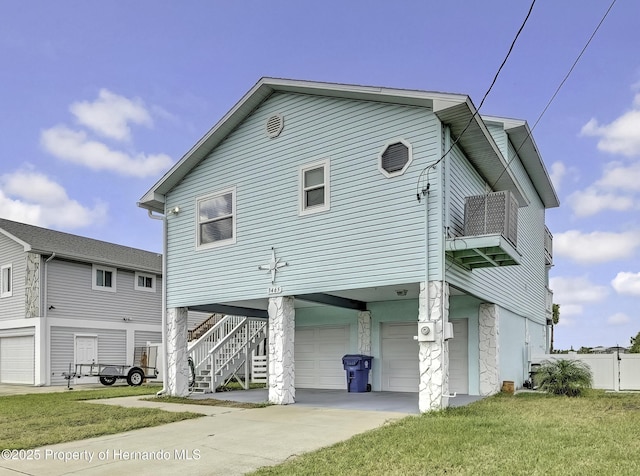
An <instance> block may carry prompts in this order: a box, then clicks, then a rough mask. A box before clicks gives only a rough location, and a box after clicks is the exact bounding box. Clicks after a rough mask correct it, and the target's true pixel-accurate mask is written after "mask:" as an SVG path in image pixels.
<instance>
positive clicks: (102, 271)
mask: <svg viewBox="0 0 640 476" xmlns="http://www.w3.org/2000/svg"><path fill="white" fill-rule="evenodd" d="M92 272H93V281H92V284H91V288H92V289H95V290H98V291H111V292H116V273H117V271H116V269H115V268H108V267H106V266H99V265H96V264H94V265H93V266H92Z"/></svg>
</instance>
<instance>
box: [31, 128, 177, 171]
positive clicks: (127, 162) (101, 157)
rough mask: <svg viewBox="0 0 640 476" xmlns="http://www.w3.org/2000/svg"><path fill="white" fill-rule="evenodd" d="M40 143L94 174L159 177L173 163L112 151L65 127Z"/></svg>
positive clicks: (46, 133)
mask: <svg viewBox="0 0 640 476" xmlns="http://www.w3.org/2000/svg"><path fill="white" fill-rule="evenodd" d="M40 142H41V144H42V146H43V147H44V148H45V150H47V151H48V152H49V153H51V154H53V155H55V156H56V157H58V158H59V159H62V160H66V161H69V162H73V163H76V164H80V165H84V166H86V167H89V168H91V169H93V170H108V171H111V172H116V173H119V174H122V175H127V176H133V177H149V176H155V175H158V174H159V173H160V172H164V171H166V170H167V169H168V168H169V167H170V166H171V163H172V161H171V158H170V157H169V156H168V155H166V154H155V155H153V154H152V155H145V154H136V155H131V154H128V153H126V152H122V151H117V150H112V149H110V148H109V147H108V146H107V145H106V144H104V143H102V142H98V141H94V140H91V139H89V138H88V137H87V134H86V132H84V131H74V130H72V129H69V128H68V127H67V126H64V125H58V126H55V127H52V128H50V129H46V130H44V131H42V134H41V136H40Z"/></svg>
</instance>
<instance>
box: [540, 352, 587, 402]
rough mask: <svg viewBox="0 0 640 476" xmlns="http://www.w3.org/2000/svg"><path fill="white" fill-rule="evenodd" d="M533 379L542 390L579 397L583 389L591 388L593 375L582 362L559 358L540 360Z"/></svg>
mask: <svg viewBox="0 0 640 476" xmlns="http://www.w3.org/2000/svg"><path fill="white" fill-rule="evenodd" d="M533 380H534V383H535V384H536V385H537V386H538V388H539V389H540V390H542V391H545V392H549V393H553V394H555V395H566V396H568V397H579V396H580V395H582V393H583V391H584V390H585V389H587V388H591V384H592V382H593V376H592V375H591V369H590V368H589V366H588V365H587V364H585V363H584V362H582V361H580V360H566V359H559V360H545V361H544V362H542V364H541V365H540V368H539V369H538V371H537V372H536V374H535V376H534V378H533Z"/></svg>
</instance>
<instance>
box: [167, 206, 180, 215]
mask: <svg viewBox="0 0 640 476" xmlns="http://www.w3.org/2000/svg"><path fill="white" fill-rule="evenodd" d="M178 213H180V207H173V208H171V209H170V210H169V211H168V212H167V215H177V214H178Z"/></svg>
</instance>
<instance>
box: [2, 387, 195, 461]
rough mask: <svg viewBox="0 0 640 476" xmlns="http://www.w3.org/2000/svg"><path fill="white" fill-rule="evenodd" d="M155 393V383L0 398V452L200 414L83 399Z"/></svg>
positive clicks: (155, 424)
mask: <svg viewBox="0 0 640 476" xmlns="http://www.w3.org/2000/svg"><path fill="white" fill-rule="evenodd" d="M160 389H161V387H160V386H157V385H142V386H140V387H112V388H105V389H104V390H73V391H69V392H56V393H38V394H31V395H13V396H5V397H0V449H27V448H35V447H38V446H45V445H52V444H56V443H62V442H65V441H74V440H82V439H84V438H91V437H93V436H101V435H110V434H114V433H121V432H123V431H129V430H134V429H137V428H145V427H150V426H158V425H164V424H165V423H171V422H174V421H180V420H186V419H189V418H197V417H199V416H201V415H199V414H197V413H188V412H179V413H175V412H167V411H163V410H156V409H153V408H124V407H119V406H113V405H97V404H93V403H86V402H84V401H83V400H94V399H99V398H115V397H126V396H132V395H150V394H155V393H156V392H157V391H158V390H160Z"/></svg>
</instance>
